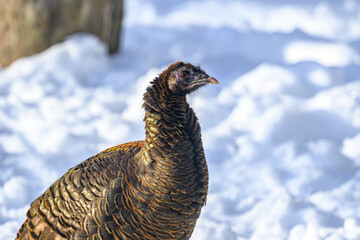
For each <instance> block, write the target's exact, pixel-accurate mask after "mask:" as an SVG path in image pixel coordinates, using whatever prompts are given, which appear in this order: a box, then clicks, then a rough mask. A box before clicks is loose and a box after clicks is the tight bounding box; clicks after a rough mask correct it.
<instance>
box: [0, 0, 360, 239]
mask: <svg viewBox="0 0 360 240" xmlns="http://www.w3.org/2000/svg"><path fill="white" fill-rule="evenodd" d="M125 6H126V11H125V21H124V22H125V27H124V30H123V37H122V47H121V51H120V53H119V54H115V55H114V56H108V55H107V53H106V46H105V45H104V44H103V43H101V42H100V40H98V39H97V38H95V37H94V36H91V35H86V34H77V35H73V36H71V37H69V38H68V39H66V41H64V42H63V43H60V44H57V45H55V46H53V47H51V48H50V49H48V50H46V51H44V52H42V53H40V54H37V55H35V56H32V57H28V58H23V59H19V60H18V61H16V62H15V63H13V64H12V65H11V66H9V67H7V68H2V69H0V110H1V111H0V239H1V240H3V239H4V240H7V239H14V236H15V234H16V231H17V230H18V228H19V227H20V225H21V224H22V222H23V221H24V220H25V213H26V211H27V209H28V207H29V204H30V203H31V202H32V201H33V200H34V199H35V198H36V197H38V196H39V195H41V194H42V193H43V191H44V190H45V189H46V188H48V187H49V185H50V184H51V183H52V182H53V181H55V180H56V179H57V178H58V177H60V176H61V175H63V174H64V173H65V172H66V171H67V170H68V169H69V168H71V167H72V166H74V165H76V164H78V163H79V162H81V161H83V160H85V159H86V158H88V157H89V156H92V155H93V154H95V153H97V152H99V151H101V150H103V149H105V148H107V147H110V146H113V145H116V144H119V143H123V142H127V141H132V140H139V139H143V138H144V129H143V127H144V124H143V122H142V119H143V114H144V112H143V109H142V108H141V104H142V94H143V93H144V91H145V88H146V86H147V85H148V84H149V82H150V81H151V80H152V79H153V78H154V77H155V76H156V75H157V74H159V73H160V72H161V71H162V70H164V69H165V68H166V67H167V66H168V65H169V64H171V63H173V62H175V61H178V60H183V61H189V62H192V63H194V64H199V65H200V66H201V67H202V68H203V69H205V70H206V72H207V73H209V74H210V75H212V76H214V77H215V78H217V79H218V80H219V82H220V84H221V85H220V86H219V87H218V86H208V87H205V88H203V89H200V90H199V91H198V92H196V93H194V94H191V95H190V96H189V97H188V99H189V102H190V104H191V106H192V107H193V108H194V109H195V112H196V114H197V116H198V118H199V121H200V124H201V126H202V133H203V142H204V148H205V151H206V157H207V161H208V165H209V171H210V189H209V195H208V201H207V204H206V206H205V207H204V208H203V210H202V214H201V217H200V219H199V220H198V223H197V226H196V229H195V231H194V234H193V236H192V238H191V239H193V240H205V239H216V240H222V239H226V240H242V239H251V240H257V239H269V240H271V239H276V240H279V239H280V240H281V239H289V240H305V239H306V240H318V239H321V240H344V239H349V240H356V239H360V214H359V213H360V204H359V202H360V150H359V147H358V146H359V145H360V131H359V130H360V81H359V80H360V68H359V66H360V27H359V24H358V23H359V22H360V14H359V12H360V4H359V2H358V1H356V0H322V1H320V0H316V1H310V0H305V1H300V0H297V1H291V2H290V1H289V2H286V3H284V2H283V1H264V0H255V1H249V0H243V1H235V0H228V1H220V0H211V1H203V0H197V1H167V0H150V1H149V0H147V1H145V0H131V1H127V2H126V5H125Z"/></svg>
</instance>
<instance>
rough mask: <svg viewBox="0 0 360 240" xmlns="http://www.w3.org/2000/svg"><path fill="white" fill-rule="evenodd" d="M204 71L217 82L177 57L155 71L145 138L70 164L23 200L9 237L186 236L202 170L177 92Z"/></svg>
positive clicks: (196, 129) (197, 206)
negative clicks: (21, 218) (23, 212)
mask: <svg viewBox="0 0 360 240" xmlns="http://www.w3.org/2000/svg"><path fill="white" fill-rule="evenodd" d="M183 72H185V74H184V73H183ZM191 78H193V79H191ZM206 78H207V79H208V80H207V82H206V83H217V81H216V80H215V79H213V78H211V77H209V76H208V75H207V74H205V73H204V72H203V71H202V70H200V69H199V68H196V67H194V66H192V65H191V64H184V63H182V62H178V63H175V64H173V65H171V66H170V67H169V68H168V69H167V70H165V71H164V72H163V73H162V74H161V75H160V76H159V77H157V78H155V79H154V80H153V82H152V83H151V85H150V86H149V87H148V88H147V90H146V92H145V94H144V104H143V107H144V109H145V118H144V122H145V129H146V138H145V140H144V141H137V142H130V143H126V144H121V145H118V146H115V147H112V148H109V149H107V150H105V151H103V152H100V153H98V154H96V155H95V156H93V157H91V158H89V159H87V160H86V161H84V162H82V163H81V164H79V165H78V166H76V167H74V168H72V169H70V170H69V171H68V172H67V173H65V174H64V175H63V176H62V177H60V178H59V179H58V180H57V181H56V182H54V183H53V184H52V185H51V186H50V187H49V188H48V189H47V190H46V191H45V193H44V194H43V195H42V196H40V197H39V198H37V199H36V200H35V201H34V202H33V203H32V204H31V206H30V209H29V211H28V212H27V219H26V221H25V223H24V224H23V225H22V226H21V228H20V230H19V232H18V234H17V237H16V239H74V240H75V239H79V240H80V239H189V238H190V236H191V234H192V232H193V230H194V227H195V224H196V220H197V219H198V217H199V215H200V211H201V208H202V206H203V205H204V204H205V202H206V196H207V190H208V170H207V164H206V160H205V155H204V150H203V146H202V141H201V132H200V126H199V123H198V121H197V118H196V116H195V114H194V112H193V110H192V109H191V108H190V106H189V105H188V103H187V102H186V96H185V95H186V94H187V93H189V92H191V91H194V90H196V89H197V88H199V86H202V85H205V83H204V79H206ZM189 79H190V80H189ZM199 79H200V80H199ZM201 80H202V81H203V82H202V85H201V84H200V82H201ZM191 84H192V85H191ZM190 87H191V88H190Z"/></svg>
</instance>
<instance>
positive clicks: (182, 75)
mask: <svg viewBox="0 0 360 240" xmlns="http://www.w3.org/2000/svg"><path fill="white" fill-rule="evenodd" d="M188 77H189V72H188V71H183V72H181V74H180V78H181V79H187V78H188Z"/></svg>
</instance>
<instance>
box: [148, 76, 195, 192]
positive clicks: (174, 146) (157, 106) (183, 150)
mask: <svg viewBox="0 0 360 240" xmlns="http://www.w3.org/2000/svg"><path fill="white" fill-rule="evenodd" d="M143 107H144V108H145V118H144V121H145V129H146V138H145V145H144V147H143V150H142V156H143V157H142V162H143V163H144V164H145V166H146V171H147V172H149V171H152V170H156V171H154V172H161V173H162V176H160V177H165V178H166V179H167V180H170V179H174V180H176V179H182V181H183V179H184V178H185V179H186V178H187V176H189V174H195V172H196V170H195V165H194V146H193V145H194V143H193V141H192V140H191V139H192V138H191V134H196V133H190V131H189V129H188V114H187V113H188V112H189V111H188V108H189V106H188V103H187V102H186V97H185V96H181V95H174V94H172V93H170V91H169V89H168V88H167V87H166V85H165V83H164V81H162V79H161V76H160V78H157V79H155V80H154V81H153V84H152V86H150V87H148V89H147V91H146V93H145V94H144V104H143ZM155 178H156V177H155ZM183 184H184V183H183ZM183 184H182V185H183ZM189 184H191V183H189ZM182 187H184V186H182Z"/></svg>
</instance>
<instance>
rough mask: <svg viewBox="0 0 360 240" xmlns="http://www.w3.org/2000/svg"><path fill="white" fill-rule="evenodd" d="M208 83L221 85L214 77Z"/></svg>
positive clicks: (208, 79)
mask: <svg viewBox="0 0 360 240" xmlns="http://www.w3.org/2000/svg"><path fill="white" fill-rule="evenodd" d="M207 82H208V83H210V84H219V82H218V80H216V79H215V78H213V77H208V78H207Z"/></svg>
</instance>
